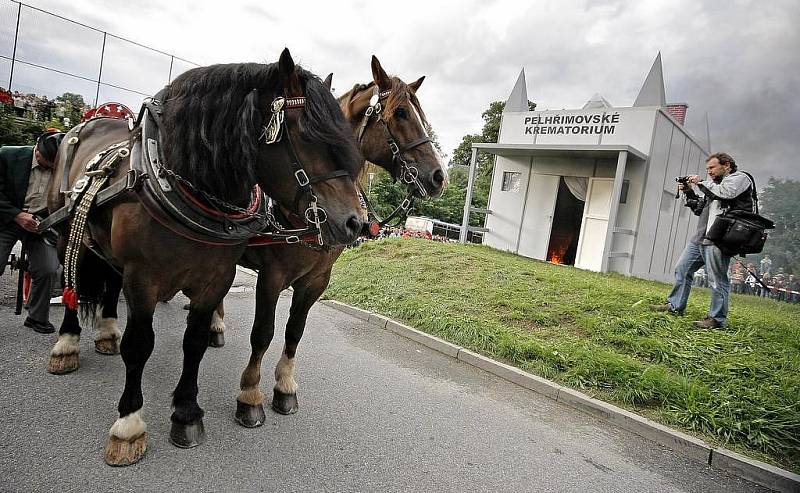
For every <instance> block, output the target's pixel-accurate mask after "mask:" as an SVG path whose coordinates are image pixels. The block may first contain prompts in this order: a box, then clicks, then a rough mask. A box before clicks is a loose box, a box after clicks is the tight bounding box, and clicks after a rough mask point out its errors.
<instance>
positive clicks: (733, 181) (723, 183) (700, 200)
mask: <svg viewBox="0 0 800 493" xmlns="http://www.w3.org/2000/svg"><path fill="white" fill-rule="evenodd" d="M706 170H707V171H708V176H709V178H710V179H708V180H705V181H700V177H699V176H697V175H692V176H687V177H685V180H679V181H680V182H681V183H680V185H679V189H680V190H682V191H683V192H684V195H685V196H686V206H687V207H690V208H691V209H692V211H693V212H694V213H695V214H696V215H698V216H700V220H699V222H698V224H697V231H696V232H695V234H694V235H693V236H692V238H691V239H690V241H689V243H688V244H687V245H686V248H685V249H684V250H683V253H682V254H681V257H680V259H679V260H678V264H677V265H676V266H675V285H674V286H673V287H672V292H671V293H670V294H669V296H668V297H667V302H666V303H664V304H660V305H652V306H651V309H653V310H656V311H666V312H669V313H673V314H676V315H683V312H684V310H685V309H686V302H687V300H688V299H689V293H690V291H691V289H692V280H693V277H694V273H695V272H696V271H697V269H699V268H700V267H703V266H705V270H706V274H707V275H708V285H709V287H710V288H711V306H710V308H709V310H708V316H707V317H706V318H705V319H703V320H699V321H696V322H694V325H695V326H696V327H701V328H709V329H713V328H721V327H725V324H726V321H727V318H728V294H729V292H730V282H729V280H728V267H729V265H730V261H731V257H730V256H728V255H725V254H724V253H722V251H721V250H720V249H719V247H717V246H716V245H714V244H713V243H712V242H711V241H709V240H708V239H706V232H707V231H708V230H709V229H710V228H711V225H712V224H713V223H714V219H716V217H717V216H718V215H719V214H721V213H722V212H723V211H724V210H744V211H752V209H753V199H752V195H751V187H752V184H751V181H750V178H749V177H748V176H747V175H746V174H744V173H742V172H739V171H737V169H736V162H735V161H734V160H733V158H732V157H731V156H730V155H728V154H726V153H724V152H720V153H716V154H712V155H710V156H709V157H708V158H707V159H706ZM684 182H685V183H686V184H685V185H684ZM692 185H696V186H697V189H698V190H699V191H700V192H701V193H702V196H698V195H697V193H695V191H694V190H693V189H692Z"/></svg>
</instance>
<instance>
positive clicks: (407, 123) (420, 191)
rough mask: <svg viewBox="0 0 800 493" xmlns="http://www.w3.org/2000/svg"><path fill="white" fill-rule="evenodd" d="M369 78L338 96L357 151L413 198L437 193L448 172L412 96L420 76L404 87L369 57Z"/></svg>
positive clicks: (415, 99) (417, 87)
mask: <svg viewBox="0 0 800 493" xmlns="http://www.w3.org/2000/svg"><path fill="white" fill-rule="evenodd" d="M372 78H373V80H372V82H370V83H369V84H357V85H356V86H355V87H353V89H352V90H350V91H348V92H347V93H345V94H344V95H343V96H342V97H340V98H339V104H340V105H341V107H342V110H343V111H344V113H345V116H347V118H348V119H349V120H350V123H351V125H352V127H353V129H354V130H355V135H356V138H357V140H358V143H359V146H360V148H361V152H362V153H363V154H364V157H365V158H366V159H367V160H368V161H370V162H372V163H375V164H377V165H378V166H380V167H382V168H384V169H386V170H387V171H389V172H390V173H391V174H392V176H393V177H394V178H395V179H398V180H401V181H402V182H403V183H405V185H406V188H407V190H408V191H409V193H413V194H414V195H416V196H418V197H435V196H437V195H439V194H441V192H442V189H443V188H444V186H445V185H446V184H447V172H446V171H445V169H444V168H443V166H442V162H441V159H440V157H439V153H438V152H437V151H436V149H435V148H434V147H433V143H432V142H431V141H430V138H429V136H428V133H427V131H426V127H427V126H428V123H427V120H426V119H425V113H424V111H423V110H422V106H421V105H420V103H419V100H418V99H417V95H416V93H417V91H418V90H419V88H420V86H421V85H422V81H423V80H425V77H424V76H422V77H420V78H419V79H417V80H416V81H414V82H412V83H410V84H406V83H405V82H403V80H402V79H400V78H399V77H396V76H392V77H390V76H388V75H386V72H385V71H384V69H383V67H381V63H380V61H379V60H378V58H377V57H375V56H374V55H373V57H372Z"/></svg>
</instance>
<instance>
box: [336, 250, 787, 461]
mask: <svg viewBox="0 0 800 493" xmlns="http://www.w3.org/2000/svg"><path fill="white" fill-rule="evenodd" d="M668 292H669V286H668V285H666V284H663V283H658V282H652V281H644V280H641V279H635V278H628V277H625V276H621V275H618V274H597V273H593V272H588V271H583V270H579V269H575V268H571V267H563V266H558V265H551V264H548V263H545V262H540V261H536V260H531V259H527V258H523V257H519V256H516V255H512V254H509V253H504V252H499V251H497V250H493V249H491V248H488V247H483V246H476V245H456V244H444V243H436V242H431V241H425V240H410V239H407V240H401V239H387V240H381V241H372V242H367V243H365V244H364V245H363V246H361V247H359V248H357V249H353V250H346V251H345V252H344V254H343V255H342V256H341V258H340V259H339V261H338V262H337V263H336V265H335V267H334V270H333V276H332V279H331V284H330V287H329V288H328V290H327V291H326V294H325V296H326V297H327V298H332V299H336V300H340V301H342V302H345V303H350V304H353V305H356V306H360V307H362V308H366V309H369V310H373V311H376V312H378V313H382V314H384V315H387V316H390V317H392V318H395V319H399V320H402V321H404V322H407V323H409V324H410V325H413V326H414V327H416V328H418V329H420V330H423V331H426V332H428V333H431V334H434V335H436V336H439V337H441V338H443V339H446V340H448V341H451V342H453V343H456V344H459V345H461V346H464V347H466V348H469V349H472V350H475V351H479V352H481V353H483V354H487V355H489V356H492V357H495V358H497V359H500V360H503V361H505V362H508V363H510V364H512V365H515V366H517V367H519V368H521V369H523V370H526V371H528V372H531V373H535V374H537V375H540V376H543V377H546V378H549V379H552V380H555V381H557V382H559V383H561V384H564V385H567V386H570V387H573V388H576V389H580V390H582V391H584V392H587V393H589V394H591V395H594V396H596V397H599V398H601V399H604V400H606V401H610V402H614V403H616V404H619V405H622V406H623V407H626V408H628V409H632V410H635V411H637V412H639V413H641V414H644V415H646V416H648V417H650V418H653V419H656V420H658V421H660V422H662V423H665V424H668V425H671V426H674V427H676V428H679V429H682V430H684V431H689V432H693V433H694V434H695V435H699V436H701V437H702V438H704V439H706V440H708V441H709V442H711V443H717V444H723V445H725V446H726V447H729V448H733V449H735V450H738V451H740V452H744V453H747V454H748V455H751V456H754V457H756V458H758V459H761V460H767V461H769V462H772V463H775V464H778V465H780V466H782V467H786V468H789V469H791V470H794V471H795V472H798V471H800V327H798V322H800V308H799V307H798V306H796V305H794V306H793V305H789V304H787V303H777V302H774V301H771V300H764V299H760V298H756V297H752V296H740V295H732V296H731V310H730V314H729V327H728V328H727V329H726V330H703V329H696V328H695V327H693V326H692V325H691V321H692V320H698V319H701V318H703V317H704V316H705V314H706V310H707V307H708V303H709V294H708V290H707V289H697V290H694V291H693V293H692V296H691V297H690V300H689V307H688V308H687V314H688V316H687V317H682V318H678V317H674V316H671V315H668V314H660V313H653V312H650V311H649V310H648V305H649V304H650V303H658V302H661V301H663V300H664V298H665V297H666V295H667V293H668Z"/></svg>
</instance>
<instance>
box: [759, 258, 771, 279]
mask: <svg viewBox="0 0 800 493" xmlns="http://www.w3.org/2000/svg"><path fill="white" fill-rule="evenodd" d="M758 267H759V269H758V273H759V274H761V275H762V276H763V275H765V274H769V273H770V269H772V260H770V259H769V255H764V258H763V259H761V262H760V263H759V264H758Z"/></svg>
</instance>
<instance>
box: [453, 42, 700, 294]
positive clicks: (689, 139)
mask: <svg viewBox="0 0 800 493" xmlns="http://www.w3.org/2000/svg"><path fill="white" fill-rule="evenodd" d="M527 101H528V96H527V90H526V86H525V74H524V71H523V72H522V73H521V74H520V77H519V79H518V80H517V84H516V85H515V87H514V90H513V91H512V92H511V96H510V97H509V100H508V101H507V103H506V110H505V112H504V113H503V115H502V122H501V127H500V135H499V138H498V143H496V144H473V146H472V147H473V150H472V165H471V167H470V175H469V176H470V180H469V187H468V191H467V203H466V205H465V208H464V223H463V224H462V231H461V239H462V242H463V241H465V239H466V232H467V225H468V224H469V223H468V221H469V218H468V215H469V213H470V212H475V211H476V210H477V209H474V208H472V207H470V203H471V198H472V181H473V177H474V171H475V162H476V156H477V153H478V152H488V153H491V154H493V155H495V156H496V161H495V166H494V174H493V178H492V186H491V191H490V194H489V205H488V215H487V219H486V228H485V229H484V231H485V235H484V243H485V244H487V245H490V246H493V247H495V248H499V249H502V250H508V251H511V252H514V253H517V254H519V255H524V256H526V257H531V258H535V259H541V260H549V261H553V262H558V263H565V264H569V265H575V266H576V267H579V268H583V269H590V270H595V271H600V272H608V271H614V272H619V273H622V274H626V275H632V276H636V277H642V278H646V279H658V280H671V279H672V277H673V274H672V271H673V268H674V265H675V262H676V260H677V258H678V257H679V256H680V253H681V251H682V250H683V247H684V246H685V245H686V242H687V241H688V239H689V237H690V235H691V234H692V233H693V232H694V229H695V226H696V224H697V218H696V217H695V216H694V215H693V214H692V213H691V211H690V210H689V209H687V208H686V207H683V205H682V201H680V200H676V199H675V193H676V189H677V187H676V182H675V177H677V176H684V175H690V174H699V175H701V176H702V175H704V174H705V158H706V156H708V153H709V152H708V148H709V144H708V136H706V142H703V143H701V142H699V141H698V140H697V139H696V138H695V137H693V136H692V135H691V134H689V133H688V132H687V131H686V129H685V128H684V127H683V122H682V121H679V120H677V119H676V117H675V116H673V114H671V113H670V111H673V112H675V108H670V111H668V108H667V104H666V99H665V91H664V80H663V73H662V68H661V55H660V54H659V55H658V56H657V57H656V60H655V62H654V63H653V66H652V68H651V69H650V73H649V74H648V76H647V79H646V80H645V82H644V84H643V86H642V89H641V91H640V92H639V95H638V96H637V98H636V101H635V102H634V103H633V106H631V107H612V106H611V105H610V104H609V103H608V102H607V101H606V100H605V99H603V98H602V97H601V96H599V95H595V96H594V97H593V98H592V99H591V100H590V101H589V102H588V103H586V105H585V106H584V107H583V108H581V109H577V110H562V111H527V108H528V105H527ZM676 106H677V107H678V111H677V112H675V114H676V116H677V117H678V118H680V119H681V120H682V118H683V115H684V112H685V109H686V105H676Z"/></svg>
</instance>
